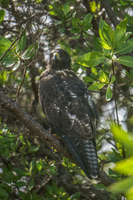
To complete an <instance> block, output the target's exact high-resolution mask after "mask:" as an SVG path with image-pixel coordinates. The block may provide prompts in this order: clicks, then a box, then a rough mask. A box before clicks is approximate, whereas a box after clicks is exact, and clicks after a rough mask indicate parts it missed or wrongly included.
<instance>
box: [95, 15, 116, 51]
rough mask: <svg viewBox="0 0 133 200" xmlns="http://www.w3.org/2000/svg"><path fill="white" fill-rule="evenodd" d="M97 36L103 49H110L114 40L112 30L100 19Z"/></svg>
mask: <svg viewBox="0 0 133 200" xmlns="http://www.w3.org/2000/svg"><path fill="white" fill-rule="evenodd" d="M99 35H100V39H101V45H102V46H103V48H105V49H112V46H113V42H114V40H115V36H114V31H113V29H112V28H111V27H110V26H109V25H108V24H107V23H106V22H105V21H103V20H102V19H101V20H100V24H99Z"/></svg>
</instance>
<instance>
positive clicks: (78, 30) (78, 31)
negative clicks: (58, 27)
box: [71, 27, 81, 33]
mask: <svg viewBox="0 0 133 200" xmlns="http://www.w3.org/2000/svg"><path fill="white" fill-rule="evenodd" d="M80 32H81V29H80V28H78V27H77V28H74V27H73V28H71V33H80Z"/></svg>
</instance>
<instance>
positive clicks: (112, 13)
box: [100, 0, 119, 27]
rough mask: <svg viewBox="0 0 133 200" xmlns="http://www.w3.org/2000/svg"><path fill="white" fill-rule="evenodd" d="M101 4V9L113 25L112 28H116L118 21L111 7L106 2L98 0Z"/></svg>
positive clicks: (105, 0)
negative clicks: (102, 8)
mask: <svg viewBox="0 0 133 200" xmlns="http://www.w3.org/2000/svg"><path fill="white" fill-rule="evenodd" d="M100 1H101V4H102V5H103V7H104V8H105V10H106V13H107V14H108V16H109V18H110V20H111V22H112V23H113V24H114V26H115V27H116V26H117V25H118V24H119V21H118V20H117V18H116V16H115V14H114V12H113V10H112V8H111V6H110V5H109V3H108V1H107V0H100Z"/></svg>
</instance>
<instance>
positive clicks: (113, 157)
mask: <svg viewBox="0 0 133 200" xmlns="http://www.w3.org/2000/svg"><path fill="white" fill-rule="evenodd" d="M112 151H113V152H111V153H109V154H108V155H107V157H108V158H109V159H110V160H111V162H113V163H116V162H118V161H121V160H122V156H120V154H119V153H118V152H117V151H116V150H115V149H112Z"/></svg>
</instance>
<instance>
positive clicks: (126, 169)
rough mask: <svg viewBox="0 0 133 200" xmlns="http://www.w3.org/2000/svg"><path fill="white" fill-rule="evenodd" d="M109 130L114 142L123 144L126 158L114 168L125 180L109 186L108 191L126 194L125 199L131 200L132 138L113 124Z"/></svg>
mask: <svg viewBox="0 0 133 200" xmlns="http://www.w3.org/2000/svg"><path fill="white" fill-rule="evenodd" d="M111 130H112V133H113V135H114V137H115V138H116V140H117V141H118V142H120V144H123V146H124V148H125V151H126V154H127V156H126V157H127V158H126V159H124V160H121V161H119V162H117V163H116V166H115V168H114V170H115V171H117V172H119V173H121V174H122V175H124V176H126V178H124V179H123V180H120V181H119V182H117V183H114V184H113V185H111V186H110V190H111V191H113V192H118V193H124V194H126V197H127V199H129V200H131V199H132V195H133V186H132V183H133V169H132V166H133V151H132V149H133V136H132V134H130V133H127V132H126V131H124V130H123V129H121V127H120V126H118V125H115V124H112V125H111Z"/></svg>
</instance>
